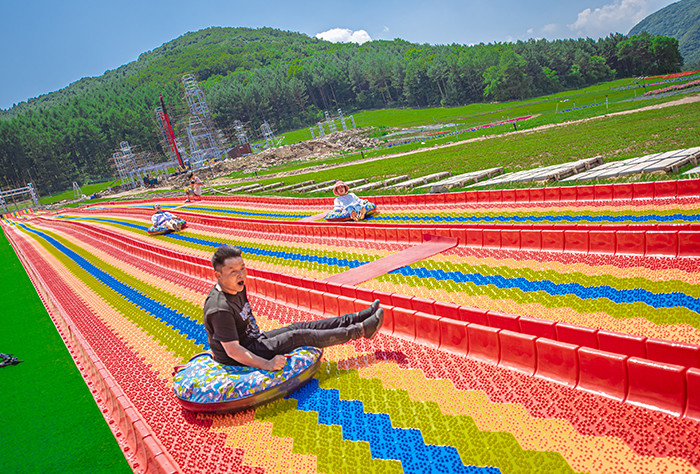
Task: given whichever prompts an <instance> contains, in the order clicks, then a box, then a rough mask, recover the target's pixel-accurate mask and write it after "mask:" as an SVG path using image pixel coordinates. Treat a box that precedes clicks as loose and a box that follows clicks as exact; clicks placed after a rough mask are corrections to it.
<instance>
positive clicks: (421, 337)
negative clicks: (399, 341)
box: [414, 311, 440, 347]
mask: <svg viewBox="0 0 700 474" xmlns="http://www.w3.org/2000/svg"><path fill="white" fill-rule="evenodd" d="M414 318H415V341H416V342H417V343H419V344H426V345H428V346H434V347H439V346H440V318H439V317H437V316H433V315H432V314H427V313H423V312H420V311H418V312H416V313H415V314H414Z"/></svg>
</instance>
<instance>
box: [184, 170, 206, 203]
mask: <svg viewBox="0 0 700 474" xmlns="http://www.w3.org/2000/svg"><path fill="white" fill-rule="evenodd" d="M189 178H190V185H189V187H188V188H185V193H187V199H185V202H190V196H192V199H195V198H201V197H202V180H201V179H199V178H198V177H197V176H195V175H194V173H190V174H189Z"/></svg>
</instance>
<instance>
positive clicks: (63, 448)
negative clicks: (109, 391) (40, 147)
mask: <svg viewBox="0 0 700 474" xmlns="http://www.w3.org/2000/svg"><path fill="white" fill-rule="evenodd" d="M0 261H2V262H4V264H3V271H2V272H1V273H0V288H1V289H0V295H2V299H3V301H5V302H6V303H7V304H5V305H4V309H3V313H2V318H0V328H1V329H0V352H2V353H9V354H14V355H15V356H16V357H17V358H18V359H20V360H23V361H24V362H22V363H20V364H18V365H15V366H8V367H4V368H0V387H2V390H0V419H2V429H0V472H4V473H10V472H16V473H21V472H26V473H38V472H86V473H87V472H90V473H92V472H108V473H113V472H124V473H128V472H131V468H130V467H129V464H128V463H127V462H126V459H125V458H124V455H123V454H122V452H121V450H120V449H119V446H118V445H117V442H116V441H115V439H114V436H113V434H112V432H111V431H110V430H109V428H108V426H107V423H106V422H105V420H104V418H103V417H102V414H101V413H100V409H99V408H98V407H97V405H96V404H95V401H94V399H93V397H92V395H91V394H90V390H89V389H88V387H87V386H86V385H85V382H84V380H83V378H82V376H81V375H80V372H79V371H78V369H77V368H76V366H75V363H74V362H73V359H72V358H71V357H70V354H69V353H68V350H67V349H66V347H65V345H64V343H63V341H62V339H61V338H60V336H59V334H58V332H57V331H56V328H55V327H54V325H53V323H52V321H51V319H50V318H49V315H48V314H47V312H46V309H45V308H44V306H43V304H42V303H41V300H40V299H39V297H38V295H37V293H36V291H35V290H34V287H33V285H32V282H31V281H30V280H29V278H28V277H27V274H26V273H25V271H24V268H23V267H22V265H21V263H20V262H19V259H18V258H17V256H16V255H15V253H14V251H13V249H12V247H11V246H10V245H9V242H8V241H7V240H6V238H5V236H4V234H3V237H2V238H1V239H0Z"/></svg>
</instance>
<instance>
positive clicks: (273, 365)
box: [267, 355, 287, 370]
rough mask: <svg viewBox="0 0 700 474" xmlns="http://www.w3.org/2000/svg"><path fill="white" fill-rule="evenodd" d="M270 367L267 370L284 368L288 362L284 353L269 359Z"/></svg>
mask: <svg viewBox="0 0 700 474" xmlns="http://www.w3.org/2000/svg"><path fill="white" fill-rule="evenodd" d="M267 363H268V365H269V368H268V369H267V370H282V369H283V368H284V365H285V364H286V363H287V358H286V357H285V356H282V355H276V356H275V357H273V358H272V359H270V360H268V361H267Z"/></svg>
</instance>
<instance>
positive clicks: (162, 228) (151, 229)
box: [148, 217, 187, 235]
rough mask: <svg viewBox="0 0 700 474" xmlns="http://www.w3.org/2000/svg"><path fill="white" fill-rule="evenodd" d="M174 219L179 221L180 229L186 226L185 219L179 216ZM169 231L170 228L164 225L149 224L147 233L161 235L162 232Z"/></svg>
mask: <svg viewBox="0 0 700 474" xmlns="http://www.w3.org/2000/svg"><path fill="white" fill-rule="evenodd" d="M175 220H177V221H178V222H180V225H181V227H180V230H182V229H184V228H185V227H187V222H186V221H185V219H181V218H179V217H178V218H177V219H175ZM170 232H172V230H170V229H168V228H167V227H165V226H164V225H159V226H158V227H155V226H151V227H149V228H148V234H149V235H163V234H167V233H170Z"/></svg>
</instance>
